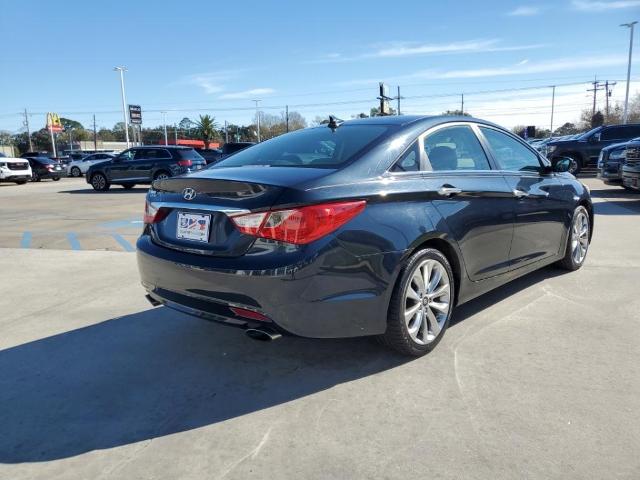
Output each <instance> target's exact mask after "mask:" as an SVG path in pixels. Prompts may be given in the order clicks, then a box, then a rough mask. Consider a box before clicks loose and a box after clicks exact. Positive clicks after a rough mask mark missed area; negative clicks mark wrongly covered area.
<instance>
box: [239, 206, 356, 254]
mask: <svg viewBox="0 0 640 480" xmlns="http://www.w3.org/2000/svg"><path fill="white" fill-rule="evenodd" d="M365 206H366V202H365V201H364V200H359V201H355V202H339V203H322V204H319V205H309V206H307V207H299V208H292V209H287V210H273V211H271V212H262V213H249V214H247V215H238V216H235V217H231V220H233V223H235V225H236V227H237V228H238V230H240V231H241V232H242V233H245V234H247V235H253V236H256V237H261V238H269V239H272V240H279V241H281V242H286V243H293V244H296V245H303V244H306V243H310V242H313V241H314V240H317V239H319V238H321V237H324V236H325V235H327V234H329V233H331V232H333V231H335V230H337V229H338V228H340V227H341V226H342V225H344V224H345V223H347V222H348V221H349V220H351V219H352V218H353V217H355V216H356V215H358V214H359V213H360V212H362V210H364V207H365Z"/></svg>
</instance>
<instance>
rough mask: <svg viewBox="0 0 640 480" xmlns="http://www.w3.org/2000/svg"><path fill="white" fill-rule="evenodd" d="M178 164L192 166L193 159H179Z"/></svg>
mask: <svg viewBox="0 0 640 480" xmlns="http://www.w3.org/2000/svg"><path fill="white" fill-rule="evenodd" d="M178 165H180V166H181V167H190V166H191V165H193V162H192V161H191V160H178Z"/></svg>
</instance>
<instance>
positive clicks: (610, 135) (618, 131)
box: [600, 127, 625, 140]
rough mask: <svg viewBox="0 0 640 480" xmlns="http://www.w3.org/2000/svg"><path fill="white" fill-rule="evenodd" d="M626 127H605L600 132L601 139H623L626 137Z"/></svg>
mask: <svg viewBox="0 0 640 480" xmlns="http://www.w3.org/2000/svg"><path fill="white" fill-rule="evenodd" d="M624 129H625V127H618V128H615V127H614V128H605V129H604V130H603V131H602V133H601V134H600V140H621V139H623V138H624V133H625V132H624V131H623V130H624Z"/></svg>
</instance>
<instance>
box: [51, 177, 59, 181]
mask: <svg viewBox="0 0 640 480" xmlns="http://www.w3.org/2000/svg"><path fill="white" fill-rule="evenodd" d="M52 180H53V181H54V182H57V181H58V180H60V177H53V178H52Z"/></svg>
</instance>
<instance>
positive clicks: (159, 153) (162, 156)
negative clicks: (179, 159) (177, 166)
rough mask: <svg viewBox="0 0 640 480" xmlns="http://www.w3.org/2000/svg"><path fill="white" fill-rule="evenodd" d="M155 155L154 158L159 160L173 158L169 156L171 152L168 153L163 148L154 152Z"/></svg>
mask: <svg viewBox="0 0 640 480" xmlns="http://www.w3.org/2000/svg"><path fill="white" fill-rule="evenodd" d="M156 155H157V157H156V158H159V159H171V158H173V157H172V156H171V152H169V150H165V149H164V148H163V149H158V150H156Z"/></svg>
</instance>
